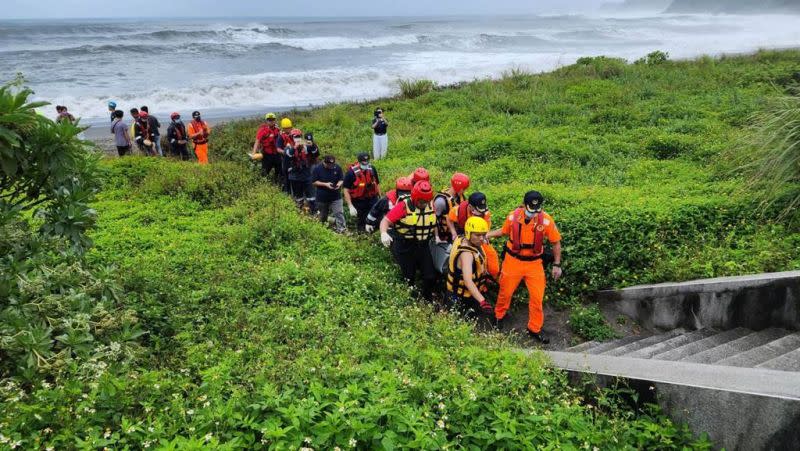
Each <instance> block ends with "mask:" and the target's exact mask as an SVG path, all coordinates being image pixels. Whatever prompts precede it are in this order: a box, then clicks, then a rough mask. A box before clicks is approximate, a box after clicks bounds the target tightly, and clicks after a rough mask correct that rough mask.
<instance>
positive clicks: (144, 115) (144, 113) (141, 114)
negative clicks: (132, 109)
mask: <svg viewBox="0 0 800 451" xmlns="http://www.w3.org/2000/svg"><path fill="white" fill-rule="evenodd" d="M147 116H149V114H147V111H139V117H147Z"/></svg>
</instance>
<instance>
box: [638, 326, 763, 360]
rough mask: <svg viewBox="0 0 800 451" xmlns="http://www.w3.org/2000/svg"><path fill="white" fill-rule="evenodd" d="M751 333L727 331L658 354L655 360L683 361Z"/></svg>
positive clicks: (740, 328)
mask: <svg viewBox="0 0 800 451" xmlns="http://www.w3.org/2000/svg"><path fill="white" fill-rule="evenodd" d="M751 332H752V331H751V330H750V329H745V328H743V327H737V328H736V329H731V330H726V331H725V332H720V333H718V334H714V335H712V336H710V337H707V338H704V339H702V340H697V341H694V342H692V343H687V344H685V345H683V346H680V347H678V348H675V349H671V350H669V351H666V352H662V353H660V354H656V355H654V356H653V358H654V359H657V360H673V361H675V360H683V359H685V358H687V357H691V356H693V355H695V354H698V353H701V352H703V351H705V350H707V349H711V348H715V347H717V346H719V345H723V344H725V343H728V342H729V341H733V340H736V339H739V338H742V337H744V336H745V335H747V334H749V333H751Z"/></svg>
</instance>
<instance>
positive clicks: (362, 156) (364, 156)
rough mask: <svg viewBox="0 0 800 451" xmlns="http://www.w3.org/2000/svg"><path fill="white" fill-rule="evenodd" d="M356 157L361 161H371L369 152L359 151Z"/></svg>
mask: <svg viewBox="0 0 800 451" xmlns="http://www.w3.org/2000/svg"><path fill="white" fill-rule="evenodd" d="M356 158H358V162H359V163H369V153H367V152H359V153H358V155H357V156H356Z"/></svg>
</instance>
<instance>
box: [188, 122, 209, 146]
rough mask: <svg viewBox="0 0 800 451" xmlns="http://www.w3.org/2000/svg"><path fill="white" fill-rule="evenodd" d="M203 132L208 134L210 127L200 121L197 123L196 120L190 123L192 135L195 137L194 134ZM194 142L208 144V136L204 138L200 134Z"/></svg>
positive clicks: (193, 139)
mask: <svg viewBox="0 0 800 451" xmlns="http://www.w3.org/2000/svg"><path fill="white" fill-rule="evenodd" d="M202 131H205V132H208V126H207V125H206V123H205V122H203V121H200V122H198V121H195V120H192V122H189V133H190V134H193V135H194V134H196V133H200V132H202ZM192 142H193V143H195V144H205V143H207V142H208V136H203V135H202V134H200V135H198V136H195V137H194V138H192Z"/></svg>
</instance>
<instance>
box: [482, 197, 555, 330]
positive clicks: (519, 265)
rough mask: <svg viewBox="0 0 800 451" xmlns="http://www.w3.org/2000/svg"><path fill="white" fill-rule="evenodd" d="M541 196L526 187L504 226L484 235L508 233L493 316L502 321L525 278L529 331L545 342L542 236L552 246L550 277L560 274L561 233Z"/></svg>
mask: <svg viewBox="0 0 800 451" xmlns="http://www.w3.org/2000/svg"><path fill="white" fill-rule="evenodd" d="M543 204H544V197H543V196H542V194H541V193H539V192H538V191H528V192H527V193H525V197H524V198H523V202H522V206H521V207H519V208H517V209H515V210H514V211H512V212H511V214H509V215H508V217H507V218H506V220H505V222H504V223H503V227H502V228H501V229H498V230H493V231H491V232H489V233H488V234H487V239H492V238H496V237H500V236H507V237H508V241H507V242H506V245H505V249H504V251H503V254H504V258H503V267H502V270H501V272H500V292H499V293H498V295H497V304H496V305H495V318H496V321H497V323H498V325H499V324H501V322H502V321H503V319H504V318H505V316H506V313H507V312H508V308H509V307H510V305H511V296H512V295H513V294H514V291H515V290H516V289H517V286H519V283H520V282H521V281H522V280H523V279H524V280H525V286H526V287H527V288H528V333H529V334H530V336H531V337H533V338H534V339H536V340H538V341H540V342H541V343H544V344H547V343H549V342H550V340H549V339H548V338H547V337H545V336H544V335H543V334H542V324H544V311H543V310H542V301H543V300H544V290H545V282H546V278H545V274H544V262H543V260H542V258H543V256H544V254H545V248H544V246H545V239H546V240H547V241H548V242H549V243H550V244H551V245H552V248H553V269H552V273H551V275H552V277H553V281H557V280H558V279H559V278H560V277H561V234H560V233H559V231H558V227H556V223H555V221H553V218H552V217H551V216H550V215H549V214H547V213H545V212H544V210H543V209H542V206H543Z"/></svg>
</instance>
